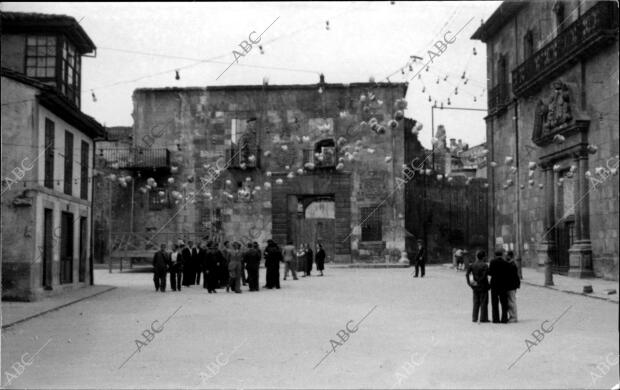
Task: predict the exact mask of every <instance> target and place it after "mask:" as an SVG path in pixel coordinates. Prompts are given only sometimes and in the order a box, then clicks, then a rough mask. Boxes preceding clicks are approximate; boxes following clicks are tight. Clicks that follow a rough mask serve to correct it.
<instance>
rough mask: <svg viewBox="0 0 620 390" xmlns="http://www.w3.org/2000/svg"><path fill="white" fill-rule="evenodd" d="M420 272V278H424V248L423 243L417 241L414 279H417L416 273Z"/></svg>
mask: <svg viewBox="0 0 620 390" xmlns="http://www.w3.org/2000/svg"><path fill="white" fill-rule="evenodd" d="M420 270H421V271H422V275H421V276H422V277H424V273H425V271H426V249H425V248H424V241H422V240H418V251H417V252H416V255H415V275H414V276H413V277H414V278H417V277H418V271H420Z"/></svg>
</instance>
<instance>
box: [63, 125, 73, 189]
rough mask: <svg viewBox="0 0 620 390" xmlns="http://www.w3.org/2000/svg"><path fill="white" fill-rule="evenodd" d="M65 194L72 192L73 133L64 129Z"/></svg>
mask: <svg viewBox="0 0 620 390" xmlns="http://www.w3.org/2000/svg"><path fill="white" fill-rule="evenodd" d="M64 182H65V194H67V195H71V194H72V193H73V133H70V132H68V131H65V180H64Z"/></svg>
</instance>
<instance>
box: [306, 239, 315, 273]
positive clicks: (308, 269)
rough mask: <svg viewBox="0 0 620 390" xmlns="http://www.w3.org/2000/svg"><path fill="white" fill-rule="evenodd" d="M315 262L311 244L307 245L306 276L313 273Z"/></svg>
mask: <svg viewBox="0 0 620 390" xmlns="http://www.w3.org/2000/svg"><path fill="white" fill-rule="evenodd" d="M313 262H314V252H312V248H310V244H307V245H306V276H310V274H311V273H312V263H313Z"/></svg>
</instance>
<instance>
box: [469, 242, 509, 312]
mask: <svg viewBox="0 0 620 390" xmlns="http://www.w3.org/2000/svg"><path fill="white" fill-rule="evenodd" d="M503 254H504V252H503V250H497V251H495V257H494V258H493V260H491V263H490V264H489V265H487V264H486V253H485V252H484V251H478V253H476V261H475V262H474V264H472V265H471V266H470V267H469V269H468V270H467V273H466V274H465V278H466V279H467V284H468V285H469V286H470V287H471V288H472V290H473V313H472V321H473V322H478V317H480V322H489V319H488V302H489V295H488V294H489V289H490V290H491V313H492V317H493V322H494V323H499V322H502V323H507V322H517V305H516V289H517V288H519V287H520V284H521V281H520V279H519V274H518V269H517V266H516V264H515V263H514V262H512V261H507V260H505V259H504V257H503ZM508 258H509V259H512V258H513V255H512V252H509V253H508ZM489 276H490V277H491V283H489V280H488V277H489ZM509 297H511V298H510V299H509ZM510 303H512V305H510ZM500 305H501V318H500V310H499V309H500V308H499V306H500Z"/></svg>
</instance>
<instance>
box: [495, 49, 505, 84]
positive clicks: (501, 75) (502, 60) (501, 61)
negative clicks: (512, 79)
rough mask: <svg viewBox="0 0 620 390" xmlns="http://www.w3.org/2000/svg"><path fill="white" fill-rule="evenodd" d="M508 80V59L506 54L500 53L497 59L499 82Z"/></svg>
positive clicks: (502, 82) (503, 82)
mask: <svg viewBox="0 0 620 390" xmlns="http://www.w3.org/2000/svg"><path fill="white" fill-rule="evenodd" d="M507 82H508V59H507V58H506V55H505V54H503V55H500V56H499V60H498V61H497V83H498V84H506V83H507Z"/></svg>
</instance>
